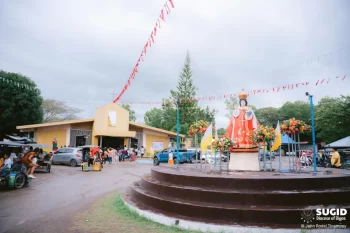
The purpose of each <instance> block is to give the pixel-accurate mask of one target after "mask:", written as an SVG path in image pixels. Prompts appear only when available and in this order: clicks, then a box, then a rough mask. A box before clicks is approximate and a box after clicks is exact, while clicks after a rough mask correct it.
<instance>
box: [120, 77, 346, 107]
mask: <svg viewBox="0 0 350 233" xmlns="http://www.w3.org/2000/svg"><path fill="white" fill-rule="evenodd" d="M345 78H346V75H344V76H336V77H333V78H328V79H319V80H317V81H314V82H309V81H305V82H300V83H293V84H286V85H281V86H278V87H270V88H262V89H255V90H251V91H247V94H248V96H250V95H251V96H254V95H260V94H268V93H278V92H284V91H290V90H295V89H298V88H301V87H308V86H316V87H318V86H321V85H326V84H329V82H330V81H331V80H339V81H343V80H345ZM239 93H240V92H236V93H228V94H224V95H219V96H204V97H198V98H194V99H188V100H181V102H182V103H184V102H192V101H204V100H223V99H230V98H231V97H233V98H236V97H237V96H238V95H239ZM120 104H162V102H161V101H142V102H135V101H129V102H121V103H120Z"/></svg>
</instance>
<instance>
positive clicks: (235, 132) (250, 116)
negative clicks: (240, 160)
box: [226, 107, 259, 148]
mask: <svg viewBox="0 0 350 233" xmlns="http://www.w3.org/2000/svg"><path fill="white" fill-rule="evenodd" d="M258 126H259V123H258V121H257V119H256V117H255V114H254V112H253V111H252V110H251V109H250V108H249V107H240V108H236V109H235V111H234V113H233V116H232V118H231V120H230V122H229V125H228V127H227V129H226V137H229V138H231V140H232V141H233V142H235V143H236V145H237V146H236V147H237V148H252V147H256V146H255V144H254V142H253V141H252V140H251V139H250V134H251V133H253V130H254V129H256V128H257V127H258Z"/></svg>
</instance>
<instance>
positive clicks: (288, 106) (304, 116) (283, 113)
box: [279, 100, 311, 124]
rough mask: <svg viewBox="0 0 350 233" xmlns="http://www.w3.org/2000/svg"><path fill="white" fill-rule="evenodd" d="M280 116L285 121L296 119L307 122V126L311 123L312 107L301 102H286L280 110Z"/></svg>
mask: <svg viewBox="0 0 350 233" xmlns="http://www.w3.org/2000/svg"><path fill="white" fill-rule="evenodd" d="M279 114H280V117H281V118H282V119H283V120H287V119H290V118H293V117H294V118H296V119H298V120H302V121H304V122H306V123H307V124H310V123H311V116H310V106H309V104H308V103H306V102H303V101H300V100H299V101H295V102H294V103H293V102H286V103H285V104H283V105H282V107H281V108H280V109H279Z"/></svg>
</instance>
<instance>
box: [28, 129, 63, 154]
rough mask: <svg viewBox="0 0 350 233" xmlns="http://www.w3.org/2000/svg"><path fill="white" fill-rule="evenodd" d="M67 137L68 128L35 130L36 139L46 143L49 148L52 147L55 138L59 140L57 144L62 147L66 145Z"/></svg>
mask: <svg viewBox="0 0 350 233" xmlns="http://www.w3.org/2000/svg"><path fill="white" fill-rule="evenodd" d="M66 137H67V130H66V129H61V130H49V131H44V130H37V131H36V132H35V140H36V142H37V143H40V144H46V145H48V146H49V148H51V149H52V141H53V140H54V138H56V140H57V146H58V148H60V147H61V146H62V147H63V146H64V145H66Z"/></svg>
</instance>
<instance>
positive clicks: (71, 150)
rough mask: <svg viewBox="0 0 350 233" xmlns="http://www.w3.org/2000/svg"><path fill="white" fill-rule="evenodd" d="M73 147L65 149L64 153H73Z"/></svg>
mask: <svg viewBox="0 0 350 233" xmlns="http://www.w3.org/2000/svg"><path fill="white" fill-rule="evenodd" d="M73 151H74V150H73V149H65V152H64V153H73Z"/></svg>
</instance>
